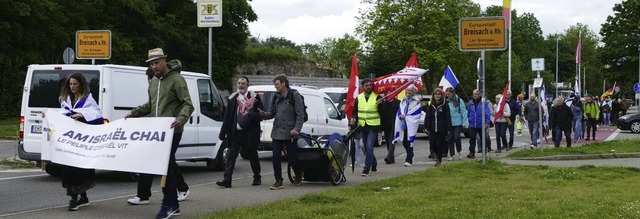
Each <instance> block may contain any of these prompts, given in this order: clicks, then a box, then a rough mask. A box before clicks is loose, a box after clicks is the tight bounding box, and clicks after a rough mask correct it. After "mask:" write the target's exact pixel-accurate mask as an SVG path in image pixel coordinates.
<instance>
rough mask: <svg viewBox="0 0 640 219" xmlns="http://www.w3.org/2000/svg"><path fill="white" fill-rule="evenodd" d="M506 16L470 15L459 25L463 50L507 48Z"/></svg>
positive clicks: (461, 20) (460, 46)
mask: <svg viewBox="0 0 640 219" xmlns="http://www.w3.org/2000/svg"><path fill="white" fill-rule="evenodd" d="M504 25H505V18H504V17H470V18H462V19H460V24H459V26H458V30H459V31H458V39H459V42H460V44H459V48H460V50H461V51H481V50H505V49H506V48H507V44H506V43H505V42H507V31H506V29H505V26H504Z"/></svg>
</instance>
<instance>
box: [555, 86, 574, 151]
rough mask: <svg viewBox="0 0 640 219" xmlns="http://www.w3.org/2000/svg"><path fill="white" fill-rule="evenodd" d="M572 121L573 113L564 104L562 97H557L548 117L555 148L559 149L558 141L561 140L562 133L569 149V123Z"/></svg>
mask: <svg viewBox="0 0 640 219" xmlns="http://www.w3.org/2000/svg"><path fill="white" fill-rule="evenodd" d="M572 119H573V112H572V111H571V109H570V108H569V107H568V106H567V105H566V104H565V103H564V98H563V97H558V98H557V99H556V102H555V106H554V107H552V108H551V113H550V117H549V127H551V128H552V130H553V131H554V133H555V136H554V138H553V142H554V144H555V146H556V147H560V141H561V140H562V132H564V137H565V138H566V140H567V147H571V121H572Z"/></svg>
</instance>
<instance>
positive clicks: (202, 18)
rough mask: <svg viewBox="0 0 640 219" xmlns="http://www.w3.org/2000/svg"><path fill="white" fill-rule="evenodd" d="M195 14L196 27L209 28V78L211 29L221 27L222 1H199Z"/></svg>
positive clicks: (210, 72)
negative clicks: (196, 18) (196, 19)
mask: <svg viewBox="0 0 640 219" xmlns="http://www.w3.org/2000/svg"><path fill="white" fill-rule="evenodd" d="M196 5H197V9H196V12H197V13H198V15H197V17H198V27H208V28H209V58H208V61H207V62H208V71H207V74H209V77H211V76H212V70H211V67H212V64H211V57H212V53H213V52H212V50H213V49H212V41H213V39H212V38H213V30H212V29H211V28H212V27H221V26H222V0H199V1H198V2H197V3H196Z"/></svg>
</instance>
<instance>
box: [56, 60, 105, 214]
mask: <svg viewBox="0 0 640 219" xmlns="http://www.w3.org/2000/svg"><path fill="white" fill-rule="evenodd" d="M58 101H59V102H60V107H61V108H62V113H64V114H65V115H66V116H68V117H70V118H72V119H74V120H77V121H80V122H83V123H87V124H93V125H98V124H103V123H104V119H103V118H102V114H101V113H100V107H99V106H98V103H96V101H95V99H93V95H91V92H90V91H89V83H87V79H86V78H85V77H84V76H83V75H82V74H81V73H73V74H71V75H69V78H67V80H66V81H65V83H64V85H63V86H62V88H61V89H60V96H59V97H58ZM61 166H62V168H61V169H62V187H63V188H65V189H66V190H67V195H68V196H71V200H69V207H68V209H69V211H77V210H78V209H80V207H84V206H88V205H89V198H88V197H87V190H89V189H91V188H93V187H94V186H95V183H94V176H95V170H94V169H85V168H79V167H74V166H67V165H61ZM78 196H80V198H79V199H78Z"/></svg>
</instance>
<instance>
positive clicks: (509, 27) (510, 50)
mask: <svg viewBox="0 0 640 219" xmlns="http://www.w3.org/2000/svg"><path fill="white" fill-rule="evenodd" d="M509 13H511V11H509ZM507 31H508V32H509V64H508V65H509V67H508V69H509V70H508V72H509V74H508V75H509V91H511V19H509V30H507ZM483 60H484V59H483Z"/></svg>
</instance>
